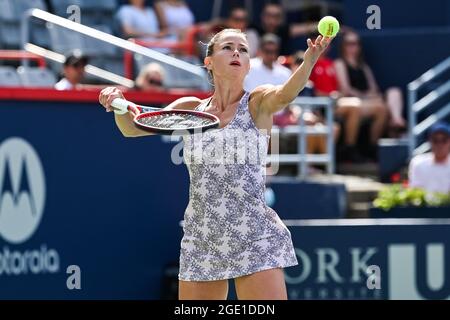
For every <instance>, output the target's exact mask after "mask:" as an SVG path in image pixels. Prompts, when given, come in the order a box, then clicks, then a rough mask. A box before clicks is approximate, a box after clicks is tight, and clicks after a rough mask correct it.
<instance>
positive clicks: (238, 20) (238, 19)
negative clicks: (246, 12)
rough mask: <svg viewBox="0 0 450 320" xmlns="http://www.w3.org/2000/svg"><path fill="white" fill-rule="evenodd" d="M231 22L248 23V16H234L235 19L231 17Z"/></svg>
mask: <svg viewBox="0 0 450 320" xmlns="http://www.w3.org/2000/svg"><path fill="white" fill-rule="evenodd" d="M231 20H233V21H236V22H247V17H246V16H234V17H231Z"/></svg>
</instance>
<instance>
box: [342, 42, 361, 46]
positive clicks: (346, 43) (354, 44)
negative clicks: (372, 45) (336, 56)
mask: <svg viewBox="0 0 450 320" xmlns="http://www.w3.org/2000/svg"><path fill="white" fill-rule="evenodd" d="M344 44H345V45H346V46H359V41H344Z"/></svg>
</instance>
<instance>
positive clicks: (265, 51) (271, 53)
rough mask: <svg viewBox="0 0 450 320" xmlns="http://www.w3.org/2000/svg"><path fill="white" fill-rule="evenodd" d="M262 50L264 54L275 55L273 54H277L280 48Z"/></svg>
mask: <svg viewBox="0 0 450 320" xmlns="http://www.w3.org/2000/svg"><path fill="white" fill-rule="evenodd" d="M261 51H262V53H264V54H270V55H273V56H277V55H278V50H270V49H262V50H261Z"/></svg>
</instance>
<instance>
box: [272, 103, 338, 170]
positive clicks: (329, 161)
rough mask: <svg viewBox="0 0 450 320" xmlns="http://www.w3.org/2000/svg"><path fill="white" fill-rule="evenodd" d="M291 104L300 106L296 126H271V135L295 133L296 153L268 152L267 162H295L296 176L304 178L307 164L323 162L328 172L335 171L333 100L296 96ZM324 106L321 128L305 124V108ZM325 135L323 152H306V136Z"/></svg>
mask: <svg viewBox="0 0 450 320" xmlns="http://www.w3.org/2000/svg"><path fill="white" fill-rule="evenodd" d="M292 104H297V105H299V106H300V107H301V113H300V118H299V123H298V125H296V126H287V127H284V128H278V127H273V128H272V136H274V135H277V134H278V135H279V136H281V137H282V136H286V135H297V152H298V153H297V154H270V155H269V156H268V162H269V161H270V162H275V161H276V162H278V163H279V164H297V166H298V177H299V178H300V179H305V178H306V177H307V175H308V172H307V168H308V164H324V165H325V166H326V168H327V173H328V174H333V173H334V172H335V159H334V137H333V128H334V125H333V114H334V110H333V109H334V104H335V100H333V99H331V98H326V97H298V98H296V99H295V100H294V101H293V102H292ZM317 108H324V109H325V125H324V126H323V127H321V128H317V127H314V126H306V125H305V121H304V119H303V114H304V112H305V111H307V110H311V109H317ZM308 135H325V136H326V139H327V150H326V153H324V154H307V151H306V150H307V147H308V146H307V143H308V142H307V136H308Z"/></svg>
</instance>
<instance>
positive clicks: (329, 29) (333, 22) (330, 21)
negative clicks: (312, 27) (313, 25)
mask: <svg viewBox="0 0 450 320" xmlns="http://www.w3.org/2000/svg"><path fill="white" fill-rule="evenodd" d="M317 29H319V32H320V34H321V35H323V36H324V37H334V36H335V35H336V34H337V33H338V32H339V21H337V19H336V18H335V17H332V16H326V17H323V18H322V19H320V21H319V25H318V26H317Z"/></svg>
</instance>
